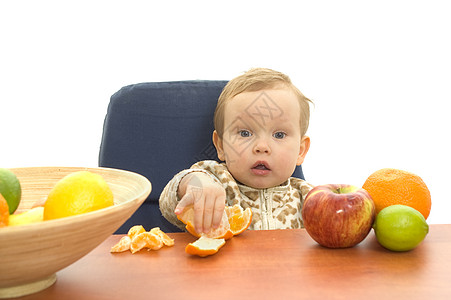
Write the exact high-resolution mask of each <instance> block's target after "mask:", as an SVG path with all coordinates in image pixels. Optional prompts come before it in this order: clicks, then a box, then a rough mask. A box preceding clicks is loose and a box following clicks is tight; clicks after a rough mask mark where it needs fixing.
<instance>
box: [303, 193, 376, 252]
mask: <svg viewBox="0 0 451 300" xmlns="http://www.w3.org/2000/svg"><path fill="white" fill-rule="evenodd" d="M301 213H302V219H303V221H304V227H305V229H306V230H307V233H308V234H309V235H310V236H311V237H312V238H313V239H314V240H315V241H316V242H317V243H319V244H320V245H322V246H324V247H328V248H348V247H353V246H355V245H357V244H358V243H360V242H361V241H363V240H364V239H365V237H366V236H367V235H368V233H369V232H370V230H371V228H372V225H373V222H374V218H375V207H374V203H373V200H372V199H371V197H370V195H369V194H368V193H367V191H365V190H364V189H361V188H358V187H355V186H352V185H346V184H328V185H320V186H317V187H315V188H314V189H312V190H311V191H310V192H309V193H308V194H307V196H306V199H305V201H304V205H303V207H302V210H301Z"/></svg>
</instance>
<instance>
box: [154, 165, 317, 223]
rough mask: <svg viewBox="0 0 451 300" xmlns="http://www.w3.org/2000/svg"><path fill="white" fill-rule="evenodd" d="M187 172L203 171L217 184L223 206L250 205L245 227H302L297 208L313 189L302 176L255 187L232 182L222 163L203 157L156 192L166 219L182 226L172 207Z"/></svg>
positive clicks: (299, 210)
mask: <svg viewBox="0 0 451 300" xmlns="http://www.w3.org/2000/svg"><path fill="white" fill-rule="evenodd" d="M191 172H203V173H205V174H208V175H209V176H211V177H212V179H213V180H215V181H216V182H218V183H219V184H221V185H222V186H223V187H224V189H225V190H226V201H227V203H226V205H235V204H237V203H239V204H240V205H241V207H243V209H246V208H247V207H250V208H251V210H252V214H253V216H252V223H251V225H250V226H249V229H255V230H259V229H288V228H302V227H304V226H303V222H302V216H301V208H302V204H303V202H304V199H305V197H306V195H307V193H308V192H309V191H310V190H311V189H312V188H313V186H312V185H311V184H309V183H307V182H306V181H304V180H302V179H299V178H294V177H290V178H288V180H287V181H285V182H284V183H283V184H281V185H280V186H276V187H271V188H267V189H255V188H251V187H248V186H245V185H242V184H240V183H238V182H236V181H235V179H234V178H233V177H232V175H231V174H230V173H229V171H228V170H227V167H226V165H225V164H224V163H218V162H216V161H212V160H205V161H200V162H198V163H195V164H194V165H192V166H191V168H190V169H187V170H183V171H181V172H179V173H178V174H176V175H175V176H174V178H172V179H171V181H169V183H168V184H167V185H166V187H165V188H164V190H163V192H162V193H161V195H160V210H161V213H162V214H163V216H164V217H165V218H166V219H167V220H168V221H169V222H171V223H172V224H174V225H176V226H178V227H180V228H182V229H183V228H185V225H184V224H183V223H182V222H181V221H179V220H178V219H177V217H176V215H175V214H174V209H175V207H176V206H177V203H178V201H179V200H180V199H179V198H178V196H177V189H178V186H179V184H180V181H181V180H182V178H183V177H184V176H186V175H187V174H189V173H191Z"/></svg>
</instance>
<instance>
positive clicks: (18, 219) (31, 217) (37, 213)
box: [9, 206, 44, 226]
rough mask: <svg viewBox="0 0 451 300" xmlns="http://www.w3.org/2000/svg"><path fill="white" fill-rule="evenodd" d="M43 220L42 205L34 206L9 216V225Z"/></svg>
mask: <svg viewBox="0 0 451 300" xmlns="http://www.w3.org/2000/svg"><path fill="white" fill-rule="evenodd" d="M43 220H44V207H42V206H39V207H34V208H32V209H29V210H27V211H25V212H23V213H20V214H17V215H10V216H9V226H17V225H25V224H31V223H37V222H42V221H43Z"/></svg>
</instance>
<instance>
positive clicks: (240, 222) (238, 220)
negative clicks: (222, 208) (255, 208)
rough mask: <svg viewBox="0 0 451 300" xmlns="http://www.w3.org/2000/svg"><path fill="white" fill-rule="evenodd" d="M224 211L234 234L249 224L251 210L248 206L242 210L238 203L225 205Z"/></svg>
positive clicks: (243, 229) (240, 231)
mask: <svg viewBox="0 0 451 300" xmlns="http://www.w3.org/2000/svg"><path fill="white" fill-rule="evenodd" d="M226 213H227V217H228V219H229V223H230V230H231V231H232V233H233V235H234V236H235V235H238V234H240V233H242V232H243V231H245V230H246V229H247V228H248V227H249V225H251V221H252V210H251V209H250V208H249V207H248V208H246V209H245V210H243V208H242V207H241V206H239V205H238V204H235V205H234V206H226Z"/></svg>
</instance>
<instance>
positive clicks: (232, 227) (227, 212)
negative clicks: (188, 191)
mask: <svg viewBox="0 0 451 300" xmlns="http://www.w3.org/2000/svg"><path fill="white" fill-rule="evenodd" d="M177 218H178V219H179V220H180V221H182V222H183V223H184V224H186V226H185V228H186V230H187V231H188V232H189V233H191V234H192V235H194V236H195V237H200V236H202V235H203V236H206V237H209V238H217V239H221V238H223V239H226V240H228V239H230V238H231V237H233V236H235V235H238V234H240V233H242V232H243V231H244V230H246V229H247V228H248V227H249V225H250V224H251V221H252V211H251V209H250V208H246V209H245V210H243V208H242V207H241V206H240V205H239V204H235V205H234V206H226V207H225V209H224V213H223V215H222V220H221V223H220V224H219V227H218V228H216V229H211V230H210V232H208V233H202V234H199V233H198V232H196V230H195V229H194V225H193V224H194V206H193V205H190V206H188V207H186V208H185V210H184V211H183V212H182V213H181V214H180V215H178V216H177Z"/></svg>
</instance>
